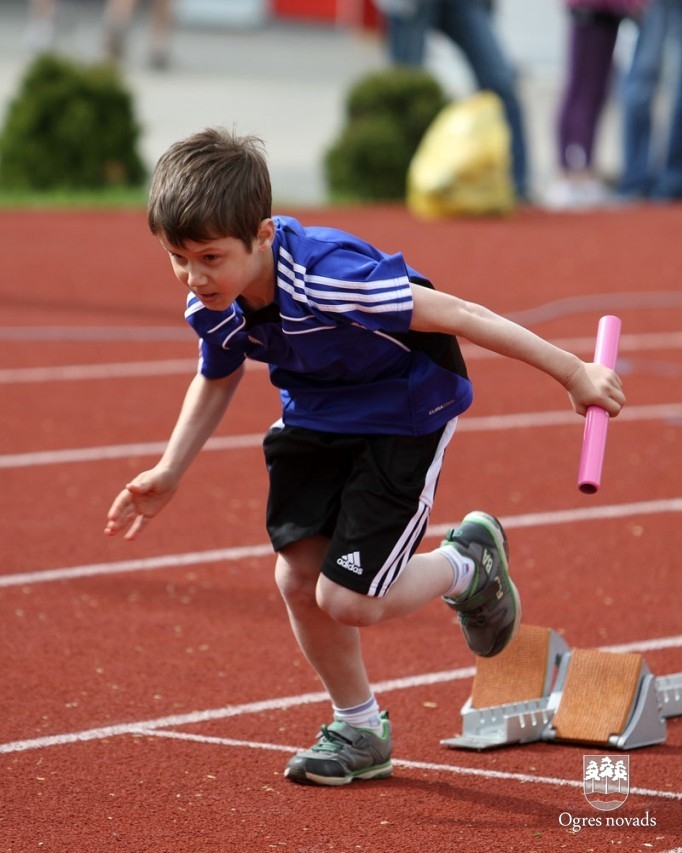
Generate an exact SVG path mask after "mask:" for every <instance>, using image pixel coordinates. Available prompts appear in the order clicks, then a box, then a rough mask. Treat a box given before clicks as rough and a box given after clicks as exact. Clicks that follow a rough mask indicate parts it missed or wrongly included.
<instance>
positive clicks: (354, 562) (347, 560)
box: [336, 551, 362, 575]
mask: <svg viewBox="0 0 682 853" xmlns="http://www.w3.org/2000/svg"><path fill="white" fill-rule="evenodd" d="M336 562H337V564H338V565H339V566H341V568H343V569H348V571H349V572H355V574H356V575H361V574H362V566H361V565H360V552H359V551H353V553H352V554H346V555H345V556H343V557H339V559H338V560H337V561H336Z"/></svg>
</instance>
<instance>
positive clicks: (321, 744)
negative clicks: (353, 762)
mask: <svg viewBox="0 0 682 853" xmlns="http://www.w3.org/2000/svg"><path fill="white" fill-rule="evenodd" d="M320 735H321V737H320V739H319V740H318V742H317V743H316V744H315V746H314V747H313V752H338V751H339V750H340V749H342V748H343V746H344V744H346V745H348V746H352V745H353V741H352V740H349V739H348V738H347V737H344V736H343V735H342V734H341V733H340V732H337V731H335V730H334V729H330V728H329V726H322V730H321V732H320Z"/></svg>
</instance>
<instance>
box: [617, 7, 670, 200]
mask: <svg viewBox="0 0 682 853" xmlns="http://www.w3.org/2000/svg"><path fill="white" fill-rule="evenodd" d="M669 39H674V40H675V46H676V49H677V53H678V54H679V53H680V52H681V51H682V0H652V2H651V5H650V6H649V7H648V9H647V11H646V13H645V15H644V18H643V19H642V22H641V27H640V32H639V37H638V39H637V45H636V47H635V52H634V55H633V58H632V64H631V66H630V68H629V70H628V73H627V75H626V77H625V80H624V83H623V96H622V97H623V146H624V150H623V174H622V178H621V183H620V187H619V189H620V192H621V193H624V194H627V195H639V196H650V197H652V198H659V199H666V198H682V63H677V68H676V74H677V80H676V82H675V91H674V92H673V93H672V103H671V114H670V116H669V131H668V137H667V145H666V147H665V149H664V151H663V152H660V153H659V154H658V157H657V156H656V152H655V151H653V150H652V138H653V121H652V115H651V107H652V101H653V100H654V98H655V95H656V91H657V89H658V86H659V84H660V81H661V75H662V72H663V65H664V63H663V59H664V55H665V47H666V43H667V42H668V40H669ZM678 59H679V57H678ZM657 160H658V162H656V161H657Z"/></svg>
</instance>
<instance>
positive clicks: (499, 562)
mask: <svg viewBox="0 0 682 853" xmlns="http://www.w3.org/2000/svg"><path fill="white" fill-rule="evenodd" d="M444 546H450V547H451V548H455V549H456V550H457V551H458V552H459V553H460V554H461V555H462V556H464V557H469V558H470V559H471V560H473V561H474V564H475V566H476V568H475V571H474V577H473V580H472V582H471V584H470V585H469V588H468V589H467V591H466V592H465V593H463V594H462V595H459V596H457V597H456V598H450V597H448V596H444V597H443V600H444V601H445V603H446V604H447V605H448V607H451V608H452V609H453V610H455V611H456V612H457V615H458V618H459V621H460V624H461V626H462V631H463V633H464V637H465V639H466V641H467V645H468V646H469V648H470V649H471V651H472V652H474V654H477V655H479V656H480V657H493V655H497V654H499V653H500V652H501V651H502V650H503V649H504V648H505V647H506V646H507V645H508V644H509V642H510V641H511V640H512V638H513V637H514V635H515V634H516V631H517V629H518V627H519V625H520V623H521V601H520V599H519V594H518V592H517V590H516V587H515V586H514V583H513V582H512V580H511V578H510V577H509V567H508V557H509V548H508V545H507V537H506V535H505V532H504V530H503V529H502V525H501V524H500V522H499V521H498V520H497V519H496V518H495V517H494V516H492V515H488V513H485V512H479V511H474V512H470V513H469V514H468V515H466V516H465V517H464V519H463V520H462V523H461V524H460V526H459V527H458V528H456V529H454V530H449V531H448V532H447V534H446V537H445V539H444V540H443V542H442V546H441V547H444Z"/></svg>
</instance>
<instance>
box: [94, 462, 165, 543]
mask: <svg viewBox="0 0 682 853" xmlns="http://www.w3.org/2000/svg"><path fill="white" fill-rule="evenodd" d="M176 489H177V481H176V479H175V477H174V476H173V475H172V474H171V472H170V471H169V470H168V469H160V470H159V469H155V468H152V469H151V470H150V471H143V472H142V473H141V474H138V475H137V477H135V479H134V480H131V482H130V483H128V484H127V486H126V487H125V489H123V490H122V491H121V492H119V494H118V495H117V496H116V498H115V499H114V502H113V503H112V505H111V508H110V510H109V512H108V513H107V519H108V520H107V526H106V527H105V528H104V533H105V534H106V535H107V536H115V535H116V534H117V533H120V532H121V530H125V529H126V528H127V530H126V532H125V534H124V536H123V538H124V539H135V538H136V537H137V535H138V533H139V532H140V531H141V530H142V528H143V527H145V525H146V524H147V523H148V522H149V520H150V519H152V518H154V516H155V515H156V514H157V513H159V512H160V511H161V510H162V509H163V507H164V506H165V505H166V504H167V503H168V501H169V500H170V499H171V498H172V497H173V495H174V494H175V490H176Z"/></svg>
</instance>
